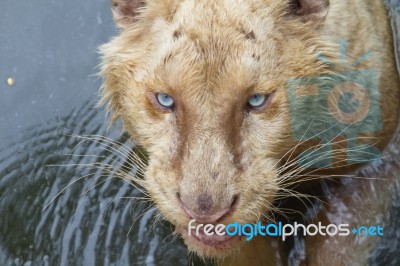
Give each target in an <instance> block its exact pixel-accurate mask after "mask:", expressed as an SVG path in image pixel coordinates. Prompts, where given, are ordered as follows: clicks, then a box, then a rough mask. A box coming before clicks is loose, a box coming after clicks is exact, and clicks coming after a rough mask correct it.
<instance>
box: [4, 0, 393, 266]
mask: <svg viewBox="0 0 400 266" xmlns="http://www.w3.org/2000/svg"><path fill="white" fill-rule="evenodd" d="M390 3H391V4H392V6H394V7H397V11H398V13H399V14H400V4H399V1H390ZM0 7H1V8H0V44H1V46H0V266H2V265H85V266H86V265H188V264H196V265H198V264H199V262H198V261H192V260H190V259H189V257H188V255H187V251H186V249H185V247H184V245H183V243H182V242H181V241H180V240H179V239H176V238H175V237H173V236H171V232H172V230H173V229H172V228H171V225H169V224H168V223H160V222H158V223H154V218H155V216H156V214H157V211H156V210H155V209H154V207H153V206H152V205H151V204H149V203H148V202H147V201H145V200H140V198H143V197H145V195H143V194H142V193H141V192H140V191H139V190H138V189H136V188H135V187H133V185H132V184H131V183H130V182H128V181H124V180H122V179H121V178H119V177H120V176H121V173H123V174H124V175H135V170H136V169H131V166H130V163H129V151H130V149H131V148H132V147H131V144H130V143H129V141H127V136H124V135H121V133H120V129H119V128H118V126H115V127H113V128H111V129H110V130H107V126H108V124H107V122H106V119H105V113H104V112H103V111H102V110H99V109H97V108H96V107H95V106H96V102H97V98H98V96H97V91H98V88H99V85H100V80H99V79H98V78H96V77H95V76H94V74H95V73H96V71H97V70H96V65H97V63H98V57H97V54H96V48H97V47H98V46H99V44H101V43H104V42H106V41H107V40H108V39H109V38H110V37H111V36H113V35H115V34H116V31H115V29H114V26H113V22H112V18H111V12H110V10H109V1H108V0H96V1H94V0H90V1H89V0H87V1H80V0H69V1H55V0H54V1H53V0H37V1H15V0H3V1H2V3H1V4H0ZM393 14H397V13H396V12H394V13H393ZM396 19H397V17H395V16H394V21H395V22H394V23H399V21H400V20H396ZM398 25H400V23H399V24H398ZM9 78H12V79H13V81H14V82H15V83H14V84H13V85H12V86H10V85H8V84H7V80H8V79H9ZM87 135H90V136H91V137H89V138H85V137H83V136H87ZM96 136H104V137H107V139H106V138H104V137H96ZM108 138H109V139H112V140H113V141H110V140H109V139H108ZM399 143H400V141H399V140H396V141H395V142H394V144H393V145H392V148H391V150H390V152H391V153H393V155H394V156H393V158H400V155H399V154H398V153H399V149H398V144H399ZM396 156H398V157H396ZM398 162H399V160H394V162H392V164H391V166H390V167H389V168H390V169H386V170H387V172H388V173H389V175H390V174H395V175H396V174H398V175H400V171H398V170H396V169H400V167H399V166H398V165H397V166H396V164H398ZM110 165H111V166H112V167H111V166H110ZM380 167H383V168H384V166H380ZM396 167H398V168H396ZM376 168H377V167H375V168H372V169H369V170H368V169H367V170H365V171H367V174H368V173H371V171H372V172H373V171H374V170H376ZM380 170H382V169H380ZM383 170H385V169H383ZM368 171H370V172H368ZM396 171H397V172H396ZM343 182H345V181H343ZM349 187H351V184H350V185H349ZM387 191H388V193H387V195H386V197H383V196H382V195H374V197H375V198H377V201H379V200H381V201H385V200H388V199H387V198H390V202H391V204H390V206H387V208H385V210H382V213H385V215H384V218H382V219H383V220H384V221H385V223H386V228H387V234H385V237H384V238H382V239H380V240H379V242H378V244H377V247H376V248H375V251H374V254H372V256H371V258H370V264H372V265H400V254H399V253H400V230H399V229H398V228H400V198H399V191H400V188H399V186H398V184H397V183H396V182H394V183H392V184H391V185H390V186H389V187H388V190H387ZM46 206H47V207H46ZM385 206H386V205H385ZM373 215H374V217H378V218H379V217H380V215H381V214H380V213H377V214H373ZM294 251H297V252H298V253H301V252H302V247H301V246H298V245H297V246H296V245H295V248H294ZM295 253H296V252H293V253H292V254H295ZM293 256H294V255H293Z"/></svg>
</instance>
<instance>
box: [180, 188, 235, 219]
mask: <svg viewBox="0 0 400 266" xmlns="http://www.w3.org/2000/svg"><path fill="white" fill-rule="evenodd" d="M177 197H178V200H179V202H180V205H181V207H182V209H183V211H184V212H185V213H186V215H187V216H189V217H190V218H192V219H195V220H196V222H198V223H209V224H214V223H217V222H219V221H221V220H223V219H224V218H227V217H228V216H229V215H230V214H231V213H233V211H234V207H235V206H236V204H237V198H238V197H237V196H234V197H233V198H232V200H231V201H230V202H229V204H228V205H227V206H225V207H217V206H216V205H215V204H214V201H213V199H212V196H211V195H209V194H201V195H200V196H198V197H197V199H196V204H195V206H194V208H189V207H188V204H186V203H185V202H184V201H182V200H181V197H180V195H179V193H178V194H177Z"/></svg>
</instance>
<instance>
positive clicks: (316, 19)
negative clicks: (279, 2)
mask: <svg viewBox="0 0 400 266" xmlns="http://www.w3.org/2000/svg"><path fill="white" fill-rule="evenodd" d="M328 11H329V0H292V3H291V14H292V15H294V16H297V17H300V18H301V19H302V20H303V21H311V22H313V23H314V25H315V26H316V27H317V26H319V25H320V24H321V23H323V22H324V21H325V18H326V16H327V15H328Z"/></svg>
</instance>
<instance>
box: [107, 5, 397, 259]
mask: <svg viewBox="0 0 400 266" xmlns="http://www.w3.org/2000/svg"><path fill="white" fill-rule="evenodd" d="M115 2H122V4H123V2H124V1H115ZM125 2H126V1H125ZM135 6H136V5H135ZM140 6H141V7H140V8H139V9H138V10H136V11H135V16H134V17H129V14H123V13H119V9H114V15H115V16H116V21H117V24H119V26H120V27H121V31H120V34H119V35H118V36H117V37H115V38H114V39H113V40H111V41H110V42H109V43H107V44H105V45H103V46H102V47H101V54H102V66H101V68H102V70H101V75H102V76H103V77H104V84H103V87H102V103H103V104H105V105H107V107H108V109H109V111H110V113H111V114H112V120H113V121H115V120H116V119H118V118H122V119H123V121H124V129H125V130H126V131H127V132H129V133H130V135H131V136H132V139H133V140H134V141H135V142H136V143H138V144H139V145H140V146H142V147H143V148H144V149H145V150H146V151H147V152H148V154H149V165H148V168H147V172H146V177H145V187H146V189H147V190H148V191H149V193H150V195H151V197H152V199H153V200H154V201H155V203H156V205H157V207H158V208H159V210H160V211H161V213H162V215H163V216H164V217H165V219H167V220H169V221H170V222H172V223H173V224H174V225H175V226H176V227H177V228H178V229H179V228H182V227H183V226H185V225H186V224H187V223H188V221H189V218H188V217H187V216H186V215H185V214H184V213H182V211H181V209H180V208H179V202H178V201H177V198H176V194H177V193H180V195H181V197H182V198H183V199H184V200H185V202H186V203H187V204H188V205H189V206H191V207H193V208H195V205H196V199H197V197H198V196H199V195H201V194H203V193H208V194H211V195H212V196H213V200H214V202H215V204H214V208H218V207H222V206H225V205H227V204H229V201H230V200H231V199H232V197H233V196H234V195H236V194H240V203H239V206H238V207H237V209H236V211H235V213H233V214H232V215H231V216H230V217H229V218H227V219H226V220H224V222H225V223H229V222H233V221H238V222H241V223H254V222H256V221H257V220H259V219H266V220H270V219H271V217H269V216H267V215H268V213H269V211H270V210H271V209H273V208H274V206H273V201H274V199H275V197H276V196H278V195H280V194H279V193H280V192H279V191H280V189H282V188H285V186H286V185H287V184H288V183H290V181H291V180H296V177H295V176H293V177H289V176H285V182H282V181H280V178H279V176H281V175H284V171H283V170H282V169H284V168H279V166H280V165H282V164H283V165H284V162H285V161H286V162H287V161H289V159H293V158H287V154H288V152H290V151H291V149H293V147H297V146H296V145H297V143H296V142H295V141H294V140H293V139H292V136H291V129H290V114H289V111H288V103H287V95H286V87H285V86H286V82H287V80H288V79H291V78H296V77H307V76H318V75H322V74H330V73H334V71H337V69H336V70H333V69H332V65H328V64H325V63H323V62H321V61H320V60H318V58H317V56H316V55H317V54H318V53H319V52H321V51H322V52H323V53H324V55H325V56H326V57H327V58H329V59H330V61H331V62H333V63H334V65H336V66H338V65H340V56H339V54H338V53H337V51H338V49H339V47H338V41H339V40H340V39H347V40H348V41H349V44H350V46H349V49H348V55H349V58H350V59H352V58H354V59H355V58H358V57H359V56H361V55H362V54H363V53H365V52H366V51H367V50H368V49H372V50H373V51H374V53H376V56H374V57H373V59H371V60H369V61H367V62H364V63H363V64H362V65H361V66H360V67H368V68H373V69H375V70H376V71H377V72H378V73H379V74H380V76H379V90H380V95H381V111H382V118H383V124H384V130H383V131H382V132H379V133H377V134H376V135H369V136H368V137H371V138H373V140H371V141H369V142H368V141H367V142H368V143H370V144H372V143H375V142H376V140H379V144H378V146H379V147H380V148H381V149H382V148H383V147H385V146H386V144H387V143H388V142H389V140H390V138H391V136H392V135H393V132H394V129H395V127H396V125H397V122H398V114H399V100H398V99H399V90H398V88H399V80H398V78H397V73H396V70H395V64H394V60H393V52H392V50H393V47H392V42H391V32H390V29H389V26H388V19H387V17H386V13H385V10H384V7H383V4H382V3H381V1H363V0H357V1H351V2H349V1H339V0H335V1H330V6H329V12H328V13H327V14H328V15H327V17H326V19H325V16H324V15H323V14H322V15H321V14H320V13H318V15H316V16H311V17H305V16H307V15H308V14H301V15H299V14H296V13H293V10H292V5H291V2H289V1H287V0H285V1H267V0H265V1H261V0H249V1H237V0H223V1H189V0H187V1H177V0H169V1H168V0H163V1H151V0H149V1H146V2H145V3H144V4H143V5H140ZM325 15H326V14H325ZM321 16H322V17H321ZM349 61H351V60H349ZM341 70H342V71H348V70H351V66H347V65H346V66H343V67H342V69H341ZM151 92H164V93H167V94H169V95H171V96H172V97H174V99H175V100H176V102H177V108H176V110H175V112H173V113H172V112H165V111H164V112H163V111H160V110H158V109H157V108H155V107H154V104H153V103H152V101H151V98H150V96H149V95H150V93H151ZM255 92H261V93H267V94H268V93H272V92H275V96H274V99H273V102H272V104H271V106H270V107H269V108H268V109H267V110H266V111H264V112H261V113H252V114H246V112H245V111H244V107H245V105H246V101H247V99H248V97H250V96H251V95H252V94H253V93H255ZM304 108H307V106H305V107H304ZM311 145H314V144H312V143H308V144H306V147H309V146H311ZM337 152H338V153H339V155H340V152H343V146H341V145H339V147H338V149H337ZM296 154H297V150H296V151H295V155H296ZM295 155H294V156H295ZM284 170H287V169H284ZM352 170H354V166H348V165H346V164H343V163H342V162H338V163H337V164H336V165H335V169H334V171H330V172H327V173H323V174H325V175H333V174H343V173H348V172H350V171H352ZM298 179H299V178H297V180H298ZM304 179H306V177H305V178H304ZM186 240H187V241H186V244H187V245H188V248H189V250H191V251H194V252H196V253H197V254H199V255H201V256H206V257H224V256H226V255H227V254H230V253H228V252H227V251H225V250H222V251H218V250H215V249H212V248H208V247H198V246H197V245H195V244H193V243H191V242H190V240H188V239H186ZM260 243H262V244H260ZM246 245H247V246H252V245H257V246H258V245H262V246H263V245H267V246H268V245H269V244H266V242H263V241H254V242H249V243H246ZM274 249H276V247H274V245H271V247H270V250H274ZM243 250H247V251H245V252H243V251H242V252H241V253H240V255H236V256H239V257H243V258H244V259H243V260H244V261H245V260H246V257H247V258H249V257H250V258H251V257H252V256H254V255H257V256H259V254H253V253H254V252H256V251H257V250H259V249H257V248H249V247H247V248H246V247H245V248H244V249H243ZM272 253H273V252H272ZM264 260H266V261H270V262H271V264H272V265H273V264H274V263H275V262H274V260H273V259H271V257H270V256H268V258H264ZM225 262H226V263H230V262H229V260H228V261H225ZM260 263H261V262H260ZM263 263H264V264H265V261H264V262H263Z"/></svg>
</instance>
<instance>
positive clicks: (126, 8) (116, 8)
mask: <svg viewBox="0 0 400 266" xmlns="http://www.w3.org/2000/svg"><path fill="white" fill-rule="evenodd" d="M144 5H145V1H144V0H112V13H113V16H114V20H115V23H116V24H117V26H118V27H120V28H121V29H124V28H127V27H129V26H130V25H131V24H132V23H134V22H135V21H136V17H137V15H138V14H139V8H141V7H143V6H144Z"/></svg>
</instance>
